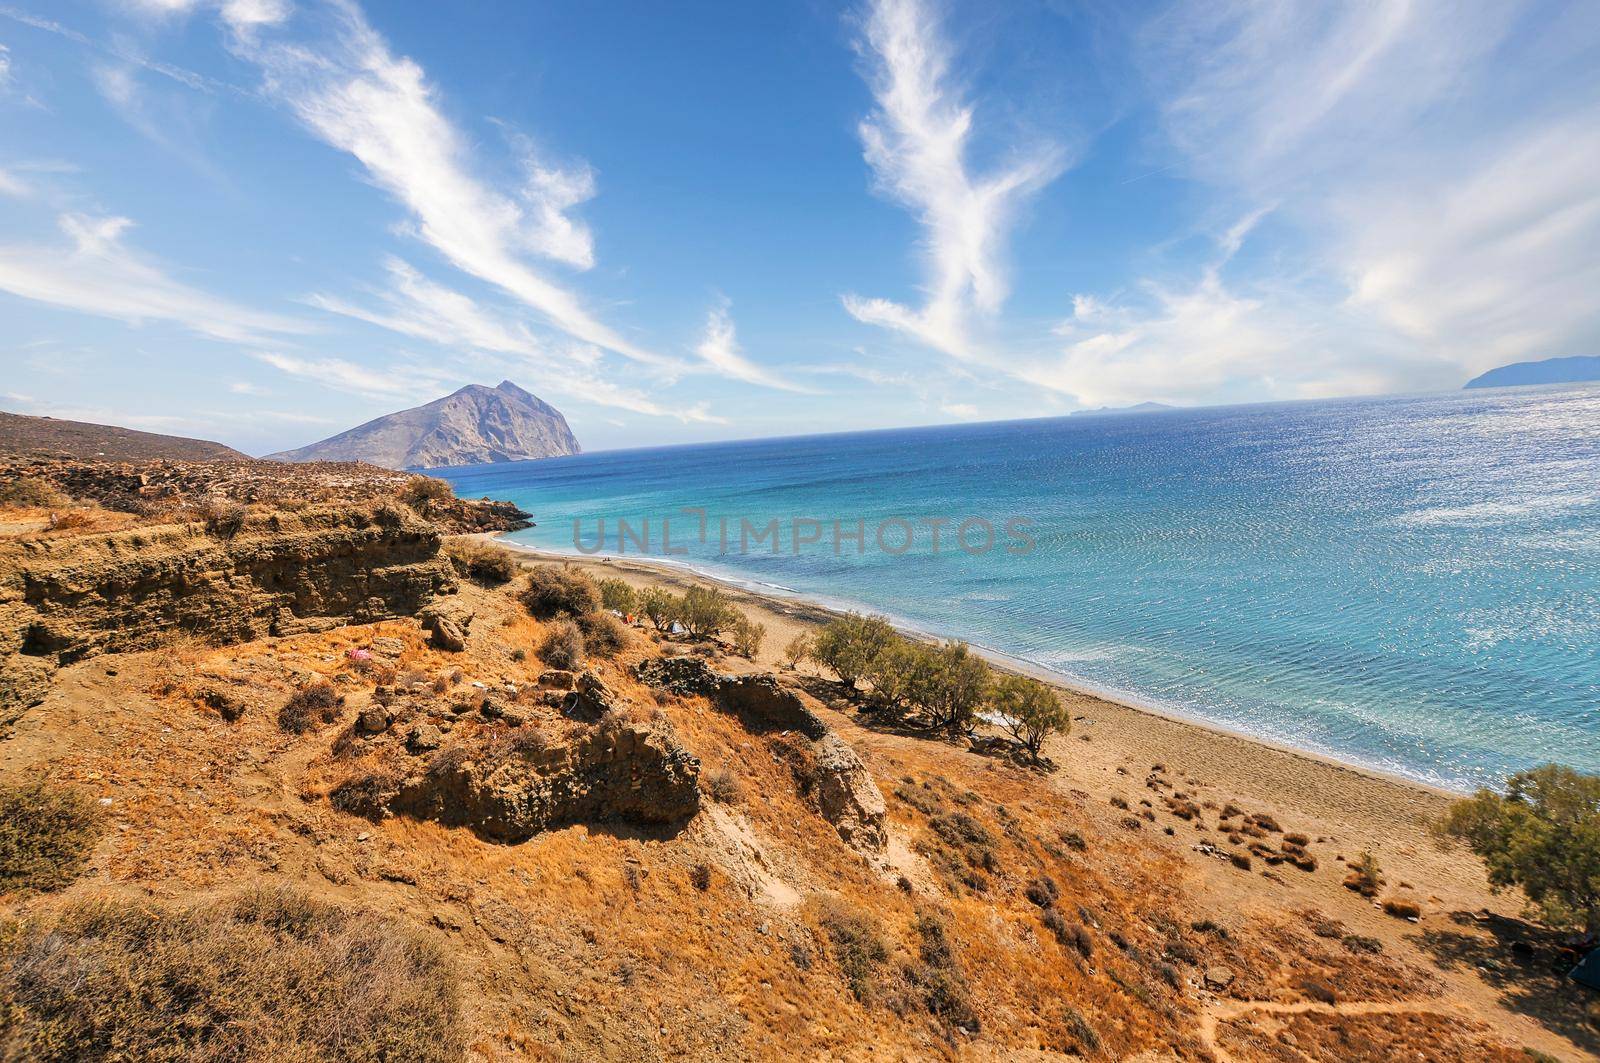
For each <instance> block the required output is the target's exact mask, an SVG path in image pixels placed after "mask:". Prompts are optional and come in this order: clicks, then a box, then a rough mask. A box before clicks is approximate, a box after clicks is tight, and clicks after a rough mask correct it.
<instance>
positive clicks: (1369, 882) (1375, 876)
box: [1344, 852, 1384, 897]
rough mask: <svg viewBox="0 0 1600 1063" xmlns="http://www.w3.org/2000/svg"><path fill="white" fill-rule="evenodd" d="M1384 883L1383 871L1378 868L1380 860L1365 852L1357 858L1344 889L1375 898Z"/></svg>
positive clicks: (1346, 878) (1347, 876)
mask: <svg viewBox="0 0 1600 1063" xmlns="http://www.w3.org/2000/svg"><path fill="white" fill-rule="evenodd" d="M1383 881H1384V880H1383V869H1382V868H1381V867H1379V866H1378V858H1377V857H1375V856H1373V855H1372V854H1371V853H1366V852H1364V853H1362V854H1361V855H1360V856H1359V857H1357V858H1356V862H1355V863H1354V864H1352V865H1351V867H1350V873H1349V874H1348V875H1346V876H1345V877H1344V888H1345V889H1347V890H1354V891H1355V892H1357V893H1359V894H1361V896H1363V897H1375V896H1377V894H1378V890H1379V889H1381V888H1382V886H1383Z"/></svg>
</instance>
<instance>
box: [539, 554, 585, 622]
mask: <svg viewBox="0 0 1600 1063" xmlns="http://www.w3.org/2000/svg"><path fill="white" fill-rule="evenodd" d="M522 604H523V607H524V608H526V609H527V610H528V612H529V613H531V614H533V615H534V616H535V617H538V618H539V619H540V620H548V619H549V618H550V617H553V616H556V615H558V614H560V613H570V614H571V615H573V616H582V615H583V614H584V613H592V612H594V611H595V610H596V609H599V608H600V588H598V587H596V586H595V585H594V580H592V579H590V578H589V577H588V576H585V575H584V574H583V573H582V572H579V571H578V570H577V569H575V568H569V567H567V566H566V565H538V566H536V567H534V568H533V569H532V570H531V571H530V572H529V573H528V587H527V589H526V590H524V591H523V592H522Z"/></svg>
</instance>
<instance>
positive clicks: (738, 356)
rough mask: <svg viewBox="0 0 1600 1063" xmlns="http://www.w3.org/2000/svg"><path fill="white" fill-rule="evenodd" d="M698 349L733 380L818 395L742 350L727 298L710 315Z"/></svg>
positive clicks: (717, 370) (707, 361) (697, 352)
mask: <svg viewBox="0 0 1600 1063" xmlns="http://www.w3.org/2000/svg"><path fill="white" fill-rule="evenodd" d="M694 350H695V353H696V354H698V355H699V356H700V360H701V361H702V362H704V363H705V364H706V365H707V366H709V367H710V368H711V369H712V370H713V371H714V372H717V373H719V374H721V375H722V376H725V377H728V378H729V379H732V380H742V381H744V382H745V383H746V384H755V385H757V386H758V387H764V388H776V389H777V390H779V391H795V392H801V393H804V394H816V391H815V389H813V388H808V387H804V386H802V385H800V384H796V383H794V382H793V381H791V380H787V379H785V378H784V377H782V376H780V375H779V374H777V373H774V372H772V371H771V370H770V369H767V368H765V367H763V366H760V365H757V364H756V363H755V362H752V361H751V360H750V359H749V358H746V357H745V355H744V351H743V350H741V349H740V347H739V336H738V333H737V332H736V331H735V330H734V325H733V313H732V305H731V304H730V303H729V302H728V301H727V300H726V299H723V300H721V301H719V302H718V303H717V305H716V306H713V307H712V308H711V311H710V313H708V314H707V315H706V328H705V332H704V333H703V334H702V335H701V337H700V343H699V344H698V345H697V346H696V347H695V349H694Z"/></svg>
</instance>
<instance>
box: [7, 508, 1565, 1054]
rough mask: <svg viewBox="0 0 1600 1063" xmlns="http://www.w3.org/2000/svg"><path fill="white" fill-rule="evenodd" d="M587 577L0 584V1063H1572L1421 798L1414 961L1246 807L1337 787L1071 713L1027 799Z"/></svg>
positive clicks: (270, 519) (148, 569)
mask: <svg viewBox="0 0 1600 1063" xmlns="http://www.w3.org/2000/svg"><path fill="white" fill-rule="evenodd" d="M435 550H440V551H441V552H440V553H434V552H433V551H435ZM584 571H587V572H591V573H593V574H594V575H597V576H608V577H616V576H622V577H624V578H625V579H626V581H628V582H630V583H632V584H634V585H635V586H636V587H641V588H642V587H644V586H646V585H657V584H654V583H653V582H652V581H653V580H655V579H656V578H657V577H655V576H653V575H650V574H649V573H648V572H644V571H641V570H640V569H638V568H632V569H629V568H624V567H622V566H612V565H601V564H598V563H586V564H583V565H581V566H575V567H573V568H570V569H567V570H566V572H567V573H568V576H567V577H566V578H565V579H561V580H557V579H556V578H555V577H554V576H552V575H551V572H552V570H551V569H548V568H544V569H539V570H533V569H531V568H529V567H528V566H527V564H526V563H525V562H523V561H522V560H521V559H520V558H516V557H512V556H507V555H498V559H497V556H496V552H495V551H494V550H493V549H492V548H487V549H486V548H485V547H483V546H482V545H481V544H476V543H471V542H467V541H463V540H453V541H449V542H446V543H444V544H442V549H441V544H440V542H439V539H438V537H437V535H436V534H432V533H430V531H429V530H428V529H427V528H425V527H423V526H422V525H420V524H419V523H418V522H417V520H416V519H415V518H413V517H412V516H410V515H408V514H405V513H390V512H386V511H385V509H384V508H383V507H381V506H380V507H378V508H376V509H374V510H372V511H371V512H370V514H365V515H364V514H363V513H361V512H359V511H358V510H357V509H355V508H350V507H345V508H339V507H333V508H327V507H320V506H319V507H312V508H303V509H291V510H287V511H284V512H278V513H265V512H263V513H257V514H253V515H251V516H250V517H249V518H248V519H247V520H245V521H244V522H243V523H242V524H240V525H238V526H234V525H233V524H231V523H226V524H225V523H222V522H220V521H216V520H213V521H211V522H209V523H208V524H207V525H205V526H204V527H203V528H201V527H197V526H194V525H189V526H166V527H146V528H140V529H127V530H121V531H107V532H83V531H81V530H79V529H62V530H60V531H57V532H54V533H51V534H50V535H48V536H46V537H44V538H38V537H33V538H28V539H26V540H25V541H24V540H18V541H15V542H13V543H11V544H9V545H7V544H0V602H9V603H10V606H11V608H12V609H13V610H14V611H15V613H16V616H15V619H16V623H14V624H13V625H12V626H13V627H15V628H19V629H21V630H23V631H24V632H26V639H25V640H24V643H23V645H22V647H21V648H20V650H19V649H15V648H12V649H10V650H9V652H7V651H6V648H0V653H7V656H4V657H0V664H9V665H12V666H25V667H26V669H27V670H29V671H30V672H40V666H41V665H50V666H51V667H49V668H48V674H42V673H41V674H37V675H35V676H34V679H35V680H36V682H35V683H34V686H35V688H36V689H37V693H36V694H34V695H32V696H29V697H27V698H25V699H23V702H22V703H23V706H24V707H23V710H22V711H21V712H20V713H16V714H15V719H14V720H12V724H13V726H12V727H11V729H10V733H9V735H8V736H7V737H5V738H3V739H0V815H3V816H7V817H11V818H9V819H7V820H6V822H8V823H10V824H12V827H13V833H12V835H11V837H12V839H13V841H12V842H11V849H10V853H11V859H10V860H9V861H7V860H0V1014H4V1015H6V1016H7V1022H6V1023H5V1024H0V1059H8V1060H9V1059H29V1060H34V1059H37V1060H40V1061H43V1063H53V1061H66V1060H72V1061H78V1060H111V1059H145V1058H170V1059H177V1058H210V1059H238V1058H250V1059H263V1060H289V1059H312V1058H315V1059H329V1060H372V1059H395V1060H399V1059H405V1060H415V1061H418V1063H425V1061H438V1063H446V1061H450V1063H461V1061H465V1060H473V1061H479V1060H481V1061H484V1063H488V1061H512V1060H596V1061H609V1060H618V1061H620V1060H630V1061H633V1060H642V1061H657V1060H659V1061H663V1063H664V1061H666V1060H676V1059H695V1060H699V1059H704V1060H711V1059H717V1060H722V1059H740V1060H769V1059H770V1060H777V1059H836V1060H867V1059H901V1060H911V1059H916V1060H926V1059H946V1060H983V1061H998V1060H1035V1061H1041V1063H1042V1061H1045V1060H1069V1059H1079V1060H1085V1059H1087V1060H1102V1059H1104V1060H1111V1059H1125V1060H1140V1061H1144V1063H1171V1061H1177V1060H1193V1061H1197V1063H1198V1061H1202V1060H1211V1061H1217V1060H1233V1061H1239V1063H1243V1061H1257V1060H1259V1061H1263V1063H1269V1061H1270V1063H1301V1061H1305V1060H1317V1061H1323V1060H1325V1061H1330V1063H1331V1061H1334V1060H1338V1061H1340V1063H1350V1061H1366V1060H1370V1061H1374V1063H1376V1061H1378V1060H1388V1059H1394V1058H1407V1059H1422V1060H1438V1061H1445V1063H1467V1061H1469V1060H1471V1061H1479V1060H1483V1061H1491V1063H1519V1061H1520V1063H1527V1060H1529V1059H1537V1058H1550V1057H1549V1056H1548V1055H1544V1056H1540V1055H1535V1054H1532V1053H1526V1052H1524V1051H1523V1050H1522V1049H1521V1048H1520V1047H1519V1046H1520V1045H1524V1044H1527V1045H1530V1046H1531V1047H1536V1048H1537V1049H1538V1050H1539V1051H1540V1052H1549V1053H1555V1054H1556V1055H1557V1058H1561V1059H1566V1060H1571V1059H1582V1058H1593V1055H1592V1051H1591V1049H1592V1047H1593V1045H1594V1037H1593V1035H1592V1033H1591V1032H1590V1030H1589V1027H1588V1026H1587V1025H1586V1024H1585V1020H1584V1019H1583V1018H1582V1005H1583V999H1582V998H1581V997H1580V995H1579V994H1580V993H1581V991H1580V990H1578V989H1576V988H1575V987H1572V986H1571V985H1569V984H1566V983H1564V982H1561V981H1560V980H1559V976H1558V975H1557V974H1556V973H1554V972H1555V971H1556V964H1555V963H1553V962H1552V959H1553V949H1554V947H1555V946H1554V945H1553V943H1551V942H1550V941H1548V940H1547V938H1548V935H1541V934H1539V933H1538V932H1537V931H1536V930H1534V929H1533V928H1530V927H1527V926H1526V924H1523V923H1521V922H1520V921H1517V920H1514V919H1512V918H1510V917H1509V916H1508V915H1506V914H1502V913H1506V912H1509V911H1512V910H1514V909H1515V906H1516V901H1515V899H1514V898H1504V899H1497V898H1494V897H1491V896H1490V895H1489V894H1488V892H1487V890H1486V889H1485V888H1484V885H1483V883H1482V879H1481V872H1479V871H1478V870H1477V868H1476V867H1475V865H1471V864H1466V865H1463V864H1462V861H1461V859H1460V857H1459V854H1450V853H1448V852H1446V851H1444V850H1443V849H1441V848H1440V847H1439V846H1438V845H1435V844H1431V843H1429V842H1428V841H1427V840H1426V839H1427V837H1428V836H1427V835H1426V832H1425V830H1424V828H1423V827H1422V826H1421V824H1423V823H1424V822H1425V821H1426V820H1427V819H1428V818H1429V816H1430V815H1432V814H1434V813H1436V812H1437V810H1438V808H1439V807H1442V801H1441V800H1440V799H1438V798H1437V797H1436V796H1430V795H1428V794H1426V793H1424V792H1422V791H1402V790H1400V789H1398V788H1396V787H1392V786H1391V787H1388V788H1387V789H1386V790H1384V791H1383V796H1382V798H1381V800H1379V801H1377V802H1376V803H1377V804H1380V805H1382V806H1384V807H1388V806H1390V805H1393V804H1394V803H1395V802H1396V801H1397V800H1399V801H1401V802H1405V801H1411V802H1414V803H1416V808H1415V812H1416V822H1417V826H1415V827H1414V829H1413V828H1408V829H1407V830H1405V831H1404V832H1402V835H1401V836H1400V837H1398V838H1391V839H1389V847H1388V848H1386V849H1385V865H1384V866H1385V869H1386V871H1387V873H1388V875H1389V876H1390V877H1391V880H1392V882H1391V885H1392V888H1393V889H1394V890H1397V891H1400V892H1401V894H1402V895H1408V896H1415V897H1417V898H1418V899H1419V900H1420V901H1421V902H1423V904H1424V906H1425V907H1424V911H1423V914H1422V915H1421V917H1420V921H1417V922H1413V921H1408V920H1406V919H1404V918H1397V917H1395V916H1393V915H1390V914H1386V913H1385V912H1384V911H1382V910H1381V909H1379V908H1378V907H1377V906H1376V904H1375V902H1374V901H1373V900H1370V899H1368V898H1367V897H1364V896H1361V895H1359V894H1357V893H1354V892H1352V891H1351V890H1350V889H1348V888H1344V887H1342V886H1341V883H1342V882H1343V881H1345V879H1346V876H1347V875H1348V873H1349V868H1348V866H1346V864H1347V861H1353V860H1354V859H1355V857H1356V854H1357V853H1358V852H1359V851H1360V850H1361V848H1362V847H1365V846H1366V845H1367V844H1369V841H1368V837H1367V835H1368V833H1369V831H1368V829H1367V828H1366V827H1364V826H1362V822H1363V819H1362V817H1363V816H1365V815H1366V814H1367V813H1366V812H1364V811H1363V810H1362V809H1359V808H1352V809H1348V810H1346V811H1345V812H1344V813H1342V818H1340V819H1338V820H1332V821H1324V820H1322V819H1319V818H1316V817H1314V816H1311V815H1308V814H1306V813H1305V812H1303V811H1301V810H1299V809H1297V808H1296V807H1295V805H1293V804H1292V803H1290V801H1289V799H1288V798H1287V797H1285V796H1283V795H1288V794H1292V793H1294V792H1297V791H1298V790H1299V789H1301V788H1304V787H1306V786H1308V785H1310V786H1322V785H1324V784H1325V783H1326V779H1327V775H1328V773H1336V772H1339V771H1342V770H1343V769H1339V768H1335V767H1332V766H1322V767H1319V766H1318V765H1316V764H1315V762H1311V761H1303V760H1296V761H1295V762H1294V763H1292V764H1291V763H1289V762H1288V761H1287V760H1286V761H1285V769H1286V773H1285V775H1284V784H1283V789H1282V790H1280V791H1273V790H1271V789H1262V788H1260V787H1259V786H1258V785H1257V784H1251V786H1250V788H1248V789H1239V788H1237V786H1236V785H1235V784H1234V783H1233V782H1230V781H1228V780H1226V779H1223V778H1220V777H1218V776H1216V775H1215V774H1213V773H1212V772H1210V771H1209V770H1207V771H1205V772H1204V774H1201V773H1200V770H1201V769H1199V768H1198V767H1197V766H1196V762H1192V761H1190V759H1189V755H1188V753H1187V752H1186V750H1189V749H1192V747H1193V741H1192V736H1191V740H1190V741H1188V742H1180V743H1170V744H1166V743H1158V744H1156V745H1154V746H1139V747H1125V746H1120V745H1119V744H1118V739H1117V737H1116V733H1115V731H1114V730H1111V729H1108V728H1107V727H1106V723H1108V722H1109V717H1108V716H1107V713H1108V712H1109V711H1110V706H1108V705H1105V704H1101V703H1098V702H1096V701H1094V700H1093V699H1091V698H1088V697H1087V696H1079V697H1075V698H1074V699H1073V701H1072V703H1071V707H1072V709H1073V710H1074V717H1075V719H1076V721H1077V722H1076V724H1075V728H1074V730H1075V732H1078V733H1074V734H1072V735H1061V736H1057V737H1056V738H1055V739H1054V740H1053V741H1052V743H1051V744H1050V746H1049V747H1048V748H1047V751H1046V752H1047V755H1048V757H1049V758H1050V759H1051V761H1052V762H1053V763H1054V764H1055V765H1057V766H1058V767H1057V770H1055V771H1043V770H1038V769H1035V768H1030V767H1026V766H1025V765H1024V764H1023V763H1021V762H1020V761H1019V760H1018V759H1017V758H1016V757H1014V756H1012V755H1011V754H1010V753H1009V750H1010V746H1009V744H1008V743H1006V742H1005V741H1004V740H997V736H995V735H993V734H983V735H979V736H976V737H975V739H974V740H972V741H970V742H969V741H966V740H952V739H950V738H948V737H940V736H937V735H934V734H932V733H930V732H928V731H926V730H921V729H915V728H909V727H905V726H901V725H900V724H898V723H896V722H895V721H894V720H893V719H890V718H884V717H880V716H878V715H877V714H875V713H873V712H871V711H868V706H867V705H866V704H864V703H863V702H862V701H861V700H860V699H858V698H857V697H855V696H854V695H852V693H851V692H850V691H849V690H848V689H847V688H846V686H845V685H844V684H842V683H840V682H838V681H836V680H835V679H834V678H832V677H831V676H830V675H829V674H828V673H826V672H825V671H822V670H819V669H817V668H815V667H812V666H811V665H810V664H803V665H801V666H800V667H798V668H796V667H792V666H787V665H785V664H784V663H783V662H781V661H780V660H779V659H778V658H779V652H778V650H777V648H776V646H778V645H782V644H783V642H784V641H785V639H786V638H787V637H788V636H789V635H790V634H791V633H792V632H793V631H794V630H795V624H796V619H795V617H794V615H791V614H788V613H783V612H779V611H775V610H774V609H772V608H769V607H768V606H766V605H763V604H762V600H760V599H756V598H753V597H751V596H748V595H741V596H739V597H736V598H735V599H734V602H735V604H736V605H737V607H738V608H740V609H742V610H745V611H746V612H747V614H748V615H751V616H753V617H755V618H757V619H759V621H760V622H761V623H763V624H765V625H767V628H768V633H769V638H768V640H767V641H768V642H769V643H771V644H773V645H769V646H767V647H766V649H765V652H761V651H757V652H756V653H755V654H754V656H755V658H756V659H755V660H746V659H744V658H741V657H738V656H736V655H734V654H732V653H731V652H729V651H730V649H731V647H730V646H729V645H728V644H727V643H725V642H722V641H720V640H715V639H702V640H691V639H688V638H686V637H679V636H674V635H671V634H668V633H666V632H663V631H660V630H653V629H652V628H651V627H650V626H647V625H645V624H644V623H642V622H635V623H633V624H616V623H612V622H609V621H605V620H602V619H600V618H598V617H597V616H596V615H595V613H594V612H593V611H588V612H586V610H592V609H593V606H594V604H595V603H596V602H597V601H598V591H597V590H596V588H595V587H594V586H593V585H592V584H588V585H585V584H584V582H583V579H582V577H581V576H580V575H578V573H580V572H584ZM540 573H542V576H540V575H539V574H540ZM469 575H470V576H471V579H469V578H468V576H469ZM536 578H537V579H538V582H539V585H540V586H541V587H543V588H544V589H545V594H544V596H542V597H540V598H539V599H538V603H539V608H538V610H537V612H535V611H534V610H533V609H532V606H533V604H534V599H532V598H524V597H523V596H522V595H521V594H520V592H522V591H523V590H524V589H525V588H528V587H530V586H531V585H532V584H533V583H534V582H535V580H536ZM661 578H662V579H663V580H664V582H663V583H662V584H659V585H658V586H662V587H664V588H670V589H673V590H677V589H687V587H688V584H687V583H686V582H684V581H687V580H690V579H693V578H694V577H692V576H690V575H688V574H684V573H670V574H667V575H665V576H664V577H661ZM24 587H26V588H30V591H29V593H28V594H27V595H26V596H24V595H22V594H21V593H14V594H13V593H11V592H12V591H13V590H17V591H20V589H21V588H24ZM129 587H132V588H136V589H137V590H138V593H137V594H134V595H130V594H126V593H123V592H122V589H123V588H129ZM551 588H565V589H563V590H560V591H559V597H560V599H561V600H560V601H559V602H556V601H552V600H551V598H550V593H551ZM8 594H9V595H10V596H9V597H7V595H8ZM558 605H559V606H560V607H562V608H563V609H570V610H576V613H575V615H578V616H579V617H580V618H581V619H583V620H584V622H585V624H586V625H587V626H586V628H585V630H587V631H589V632H590V633H591V635H592V638H591V639H590V641H589V642H588V643H587V645H586V647H585V648H586V651H587V652H586V653H585V655H584V656H583V657H582V658H581V659H579V660H576V661H568V662H564V663H563V665H562V666H555V665H552V664H547V663H546V662H545V661H543V660H541V658H545V657H549V656H550V655H551V654H552V650H551V644H552V642H553V641H557V642H559V641H560V640H561V638H562V636H561V632H562V631H563V630H564V629H566V628H570V627H571V626H572V622H571V621H570V620H568V619H566V616H565V613H557V614H554V615H551V614H552V610H553V609H555V608H556V606H558ZM175 606H176V608H175ZM784 608H789V607H787V606H785V607H784ZM413 613H414V614H415V615H414V616H413ZM805 615H806V614H804V613H801V614H800V616H801V617H802V622H804V623H809V622H810V621H809V620H805V619H803V618H804V617H805ZM613 629H614V630H613ZM608 631H609V632H610V634H609V636H608V637H602V636H605V635H606V633H607V632H608ZM43 651H49V652H50V653H53V654H55V655H56V656H55V657H54V658H51V659H48V660H47V658H46V656H44V655H43ZM1175 726H1177V725H1176V724H1164V723H1162V722H1160V721H1159V720H1157V719H1156V718H1153V717H1150V718H1144V722H1143V723H1142V724H1141V725H1140V732H1141V734H1142V735H1144V736H1145V737H1148V736H1149V735H1150V734H1151V733H1154V732H1158V731H1161V730H1164V729H1168V728H1171V727H1175ZM1274 756H1279V757H1288V756H1289V755H1288V754H1274ZM37 780H49V787H48V788H46V789H44V790H38V789H33V788H32V784H33V783H34V782H35V781H37ZM1275 792H1276V793H1277V794H1278V796H1274V793H1275ZM1408 795H1409V796H1408ZM7 801H9V802H11V804H9V805H7V804H6V803H5V802H7ZM41 802H42V803H43V806H44V811H45V812H47V813H48V815H41V814H38V813H37V812H33V811H31V810H33V809H36V808H39V807H40V805H41ZM17 839H21V840H23V841H26V842H28V844H29V847H28V848H21V847H20V846H19V844H18V842H17ZM46 842H49V843H50V844H49V845H46V844H45V843H46ZM3 851H4V847H3V846H0V852H3ZM19 851H20V852H21V853H22V854H23V855H25V856H29V857H30V859H28V860H22V861H19V860H17V859H16V858H15V857H16V856H17V854H18V852H19ZM34 854H43V855H38V856H35V855H34ZM1346 854H1348V855H1346ZM1463 866H1465V867H1466V868H1467V870H1468V871H1469V872H1470V874H1468V875H1466V876H1462V875H1460V874H1458V873H1457V869H1459V868H1461V867H1463ZM8 873H9V874H10V875H11V876H12V877H11V878H10V879H9V880H8V879H7V878H6V875H7V874H8ZM1412 883H1415V886H1414V887H1413V886H1412ZM1511 941H1515V942H1518V943H1519V944H1520V945H1521V947H1522V950H1523V953H1522V955H1523V957H1524V958H1522V959H1513V958H1512V957H1513V956H1514V955H1515V954H1514V953H1513V952H1512V950H1511V948H1510V946H1509V945H1508V942H1511ZM202 1050H203V1051H202Z"/></svg>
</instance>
